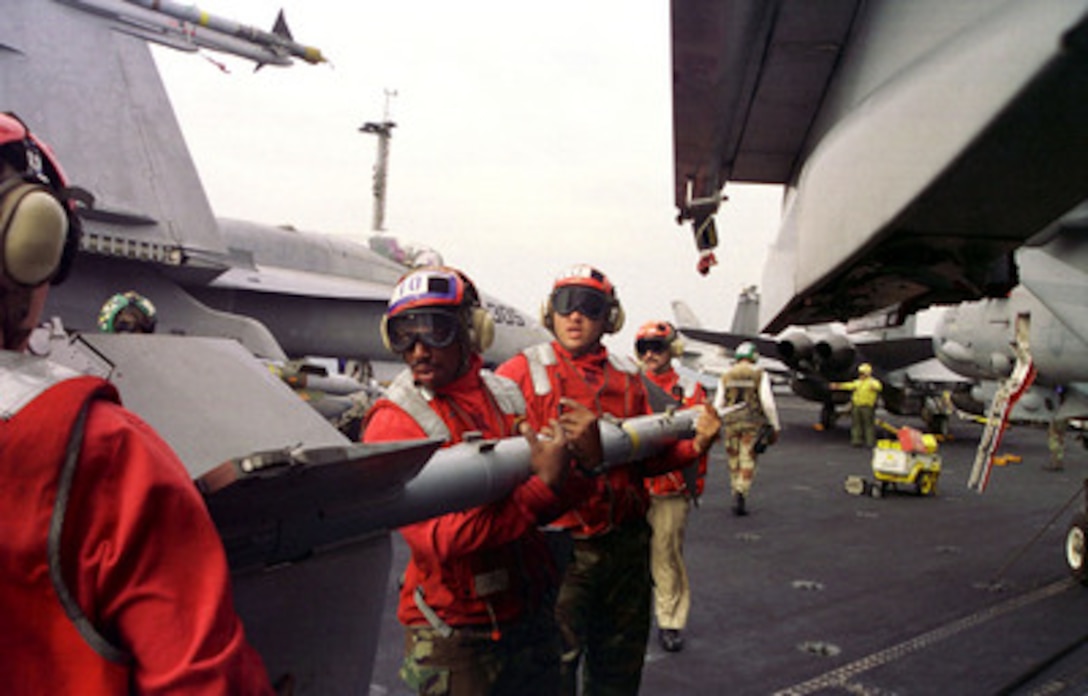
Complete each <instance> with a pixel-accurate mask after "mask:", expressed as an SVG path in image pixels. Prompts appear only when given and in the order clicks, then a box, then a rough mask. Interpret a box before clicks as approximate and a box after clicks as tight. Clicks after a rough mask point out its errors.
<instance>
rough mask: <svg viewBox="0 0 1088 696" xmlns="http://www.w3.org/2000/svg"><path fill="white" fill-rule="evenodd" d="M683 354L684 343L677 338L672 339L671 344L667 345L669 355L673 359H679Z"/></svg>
mask: <svg viewBox="0 0 1088 696" xmlns="http://www.w3.org/2000/svg"><path fill="white" fill-rule="evenodd" d="M683 354H684V342H683V341H681V340H680V339H679V338H674V339H673V340H672V343H670V344H669V355H671V356H672V357H674V358H679V357H680V356H681V355H683Z"/></svg>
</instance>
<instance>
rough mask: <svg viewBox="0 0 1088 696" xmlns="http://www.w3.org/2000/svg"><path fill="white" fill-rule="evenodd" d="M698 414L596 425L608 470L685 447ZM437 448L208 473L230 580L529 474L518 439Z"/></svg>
mask: <svg viewBox="0 0 1088 696" xmlns="http://www.w3.org/2000/svg"><path fill="white" fill-rule="evenodd" d="M699 413H700V410H699V409H684V410H680V411H674V412H666V413H660V414H654V415H647V416H637V417H634V418H628V419H626V420H624V421H609V420H605V419H601V420H600V421H599V422H600V431H601V445H602V448H603V451H604V460H605V462H606V465H607V464H610V465H618V464H623V463H626V462H632V461H636V460H639V459H644V458H646V457H650V456H653V455H655V454H658V453H660V452H661V451H663V450H664V449H665V448H667V447H669V446H670V445H672V444H673V443H675V442H677V441H678V440H682V439H688V438H691V437H692V436H693V434H694V431H695V421H696V419H697V418H698V416H699ZM440 445H441V443H440V442H437V441H434V440H420V441H413V442H403V443H380V444H353V445H349V446H346V447H331V448H320V449H311V450H305V451H296V452H289V451H284V450H277V451H272V452H265V453H258V454H254V455H250V456H249V457H242V458H238V459H234V460H231V461H228V462H226V463H224V464H222V465H220V466H219V467H216V468H215V469H213V470H211V471H209V472H208V473H206V474H205V475H204V476H201V477H199V478H198V480H197V481H198V483H197V485H198V486H199V487H200V488H201V490H202V491H203V492H204V494H205V497H206V500H207V502H208V508H209V510H210V511H211V513H212V517H213V518H214V519H215V521H216V525H217V526H218V528H219V532H220V534H221V535H222V537H223V541H224V544H225V546H226V548H227V555H228V558H229V559H230V564H231V568H232V569H234V570H237V569H239V568H248V567H255V566H259V565H270V564H274V563H277V562H280V561H286V560H290V559H292V558H298V557H302V556H304V555H306V554H307V553H308V552H310V551H311V550H312V549H315V548H319V547H321V546H322V545H324V544H328V543H331V542H333V541H335V540H343V539H350V538H357V537H363V536H365V535H367V534H370V533H374V532H377V531H384V530H390V529H396V528H397V527H401V526H404V525H406V524H410V523H412V522H417V521H419V520H423V519H427V518H430V517H434V516H436V515H441V514H445V513H447V512H452V511H455V510H465V509H468V508H472V507H476V506H477V505H483V504H485V503H489V502H491V501H494V500H498V499H500V498H502V497H503V496H505V495H507V494H509V493H510V491H512V490H513V489H514V488H515V487H516V486H517V485H518V484H520V483H521V482H522V481H524V480H525V479H526V478H528V476H529V475H530V472H531V468H530V452H529V444H528V442H526V441H525V439H524V438H522V437H510V438H504V439H500V440H485V439H475V440H471V439H470V440H466V441H465V442H462V443H459V444H456V445H453V446H451V447H446V448H442V449H438V448H439V446H440ZM416 471H418V473H415V472H416ZM360 490H365V491H366V495H365V496H362V495H360V493H359V491H360ZM258 520H259V521H260V524H259V525H255V522H256V521H258ZM273 530H274V533H272V531H273Z"/></svg>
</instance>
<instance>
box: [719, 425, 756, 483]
mask: <svg viewBox="0 0 1088 696" xmlns="http://www.w3.org/2000/svg"><path fill="white" fill-rule="evenodd" d="M757 437H759V428H758V427H757V426H743V427H736V426H726V429H725V454H726V457H727V458H728V460H729V483H730V485H731V486H732V487H733V492H734V493H740V494H741V495H743V496H747V495H748V491H750V490H751V489H752V480H753V479H754V478H755V477H756V453H755V450H754V449H753V448H754V447H755V444H756V438H757Z"/></svg>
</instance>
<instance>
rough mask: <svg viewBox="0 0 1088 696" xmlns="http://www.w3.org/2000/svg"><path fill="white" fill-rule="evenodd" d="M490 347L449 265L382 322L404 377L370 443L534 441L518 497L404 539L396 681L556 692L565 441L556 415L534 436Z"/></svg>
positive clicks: (484, 322)
mask: <svg viewBox="0 0 1088 696" xmlns="http://www.w3.org/2000/svg"><path fill="white" fill-rule="evenodd" d="M493 336H494V325H493V323H492V319H491V315H490V314H488V312H487V310H485V309H484V308H483V307H482V306H481V305H480V299H479V295H478V293H477V291H476V288H475V286H474V285H473V283H472V282H471V281H470V280H469V279H468V278H467V277H466V276H465V275H464V274H462V273H461V272H460V271H457V270H454V269H451V268H444V267H427V268H421V269H417V270H414V271H412V272H411V273H408V274H407V275H406V276H404V277H403V278H402V279H401V280H400V281H399V282H398V283H397V286H396V288H394V290H393V296H392V298H391V299H390V301H389V307H388V310H387V311H386V314H385V317H384V318H383V321H382V338H383V340H384V341H385V344H386V346H387V347H388V348H389V349H390V351H392V352H393V353H396V354H397V355H400V356H401V357H402V358H403V360H404V362H405V363H406V364H407V369H406V370H404V371H403V372H402V373H401V374H400V375H398V376H397V377H396V378H395V379H394V380H393V382H392V384H390V386H389V389H388V390H387V392H386V397H385V398H383V399H380V400H379V401H378V402H377V403H375V405H374V407H373V408H372V409H371V411H370V413H369V414H368V415H367V419H366V423H365V428H364V430H363V441H364V442H384V441H390V440H418V439H422V438H437V439H442V440H445V442H446V444H447V445H450V444H455V443H458V442H461V441H462V440H463V438H464V436H465V434H466V433H468V432H476V433H479V434H480V435H482V436H483V437H485V438H503V437H511V436H514V435H517V434H518V433H519V426H522V427H523V430H522V434H524V435H525V437H526V438H527V439H528V441H529V443H530V447H531V452H532V471H533V474H532V475H531V476H530V477H529V478H528V479H526V481H525V482H524V483H522V484H520V485H519V486H518V487H517V488H516V489H515V490H514V491H513V492H512V493H511V494H510V495H509V496H507V497H505V498H503V499H501V500H498V501H496V502H493V503H489V504H487V505H481V506H479V507H475V508H472V509H470V510H466V511H463V512H454V513H449V514H445V515H440V516H438V517H435V518H432V519H429V520H425V521H422V522H416V523H413V524H411V525H408V526H406V527H403V528H401V530H400V531H401V533H402V534H403V536H404V538H405V540H406V541H407V542H408V546H409V548H410V550H411V558H410V560H409V562H408V568H407V570H406V571H405V573H404V578H403V584H402V586H401V591H400V604H399V606H398V608H397V618H398V619H399V620H400V622H401V623H402V624H404V626H405V629H406V630H405V660H404V664H403V666H402V668H401V677H402V678H403V679H404V681H405V682H406V683H407V684H408V685H409V686H410V687H412V688H413V689H416V690H417V691H418V692H419V693H420V694H428V695H431V694H452V695H454V696H460V695H464V696H477V695H480V694H541V695H542V696H543V695H545V694H547V695H548V696H551V695H553V694H555V693H556V692H557V690H558V685H559V649H560V648H559V635H558V633H557V631H556V627H555V619H554V615H553V606H554V595H555V586H556V584H557V581H558V578H557V573H556V570H555V567H554V563H553V560H552V555H551V553H550V551H549V550H548V547H547V545H546V543H545V541H544V537H543V535H542V533H541V532H540V531H539V528H538V527H539V525H542V524H546V523H548V522H550V521H551V520H553V519H555V517H557V516H558V515H559V514H560V513H562V512H563V510H564V509H566V507H567V506H568V505H567V504H566V503H565V502H564V498H565V497H566V495H567V494H566V493H565V492H564V491H565V481H566V479H567V470H568V468H569V467H570V456H569V455H568V453H567V448H566V445H567V441H566V439H565V438H564V437H563V433H562V430H561V429H560V428H559V426H558V423H557V422H556V420H555V419H554V418H553V419H552V420H551V421H544V422H543V427H542V428H541V432H542V433H544V434H545V435H547V437H546V438H540V437H537V435H536V433H535V432H533V431H532V429H530V428H528V425H527V424H526V423H525V419H524V417H523V416H524V414H525V402H524V399H523V398H522V395H521V392H520V391H519V390H518V388H517V385H515V384H514V383H513V382H511V381H510V380H508V379H504V378H502V377H498V376H496V375H494V374H492V373H491V372H490V371H488V370H485V369H484V368H483V359H482V357H481V353H482V352H483V351H484V350H486V349H487V346H488V345H489V344H490V343H491V340H492V338H493Z"/></svg>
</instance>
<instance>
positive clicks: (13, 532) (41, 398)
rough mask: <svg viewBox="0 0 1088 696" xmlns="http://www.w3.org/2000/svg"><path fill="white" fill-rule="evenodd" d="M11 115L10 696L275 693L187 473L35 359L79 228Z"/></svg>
mask: <svg viewBox="0 0 1088 696" xmlns="http://www.w3.org/2000/svg"><path fill="white" fill-rule="evenodd" d="M68 195H69V191H68V189H67V184H66V180H65V178H64V175H63V173H62V172H61V169H60V166H59V165H58V164H57V161H56V159H55V158H54V156H53V154H52V153H51V151H50V150H49V148H48V147H47V146H46V145H45V144H44V143H42V142H41V141H40V140H39V139H38V138H37V137H35V136H34V135H33V134H31V133H30V131H29V130H28V129H27V127H26V126H25V125H24V124H23V123H22V122H21V121H20V120H19V119H18V118H16V117H15V116H14V115H11V114H0V343H2V348H3V350H0V529H2V530H3V533H2V534H0V616H2V617H3V619H2V622H3V630H2V631H0V674H2V675H4V682H3V691H4V693H6V694H27V695H34V696H37V695H38V694H111V695H113V694H127V693H133V694H137V693H138V694H209V695H210V694H217V695H219V694H228V693H229V694H271V693H272V689H271V687H270V686H269V683H268V677H267V675H266V673H265V669H264V665H263V664H262V662H261V658H260V656H259V655H258V654H257V653H256V651H254V650H253V648H252V647H250V645H249V644H248V643H247V642H246V639H245V635H244V632H243V630H242V624H241V622H240V621H239V619H238V616H237V615H236V614H235V612H234V606H233V603H232V599H231V591H230V582H229V576H228V571H227V562H226V556H225V554H224V552H223V546H222V542H221V541H220V538H219V535H218V533H217V532H216V529H215V526H214V525H213V523H212V521H211V518H210V517H209V516H208V512H207V509H206V508H205V506H204V502H203V500H202V499H201V497H200V494H199V493H198V491H197V489H196V486H194V485H193V482H192V480H191V479H190V478H189V475H188V473H187V472H186V471H185V468H184V466H183V465H182V464H181V462H180V461H178V459H177V456H176V455H175V454H174V453H173V452H172V451H171V450H170V448H169V447H168V446H167V445H166V443H165V442H163V440H162V439H161V438H160V437H159V436H158V435H156V433H155V432H154V431H153V430H152V429H151V428H150V427H148V426H147V425H146V424H145V423H144V422H143V421H141V420H140V419H139V418H137V417H136V416H135V415H133V414H132V413H130V412H128V411H126V410H125V409H124V408H122V407H121V406H120V403H119V400H118V397H117V392H116V391H115V390H114V388H113V387H112V386H110V385H109V384H108V383H106V382H105V381H103V380H100V379H98V378H94V377H85V376H78V375H76V374H75V373H73V372H71V371H69V370H67V369H66V368H63V367H60V366H58V365H55V364H53V363H50V362H48V361H45V360H41V359H39V358H34V357H32V356H29V355H26V354H24V352H23V351H24V350H25V349H26V345H27V341H28V339H29V336H30V332H31V330H32V329H33V328H34V327H35V326H36V325H37V324H38V322H39V320H40V318H41V313H42V308H43V306H44V304H45V298H46V294H47V293H48V287H49V284H50V283H53V284H56V283H59V282H61V281H62V280H63V279H64V277H65V276H66V274H67V271H68V267H69V264H70V263H71V261H72V258H73V257H74V255H75V252H76V249H77V248H78V240H79V231H80V227H79V219H78V218H77V216H76V215H75V211H74V208H73V204H72V203H71V201H70V200H69V198H68Z"/></svg>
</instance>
